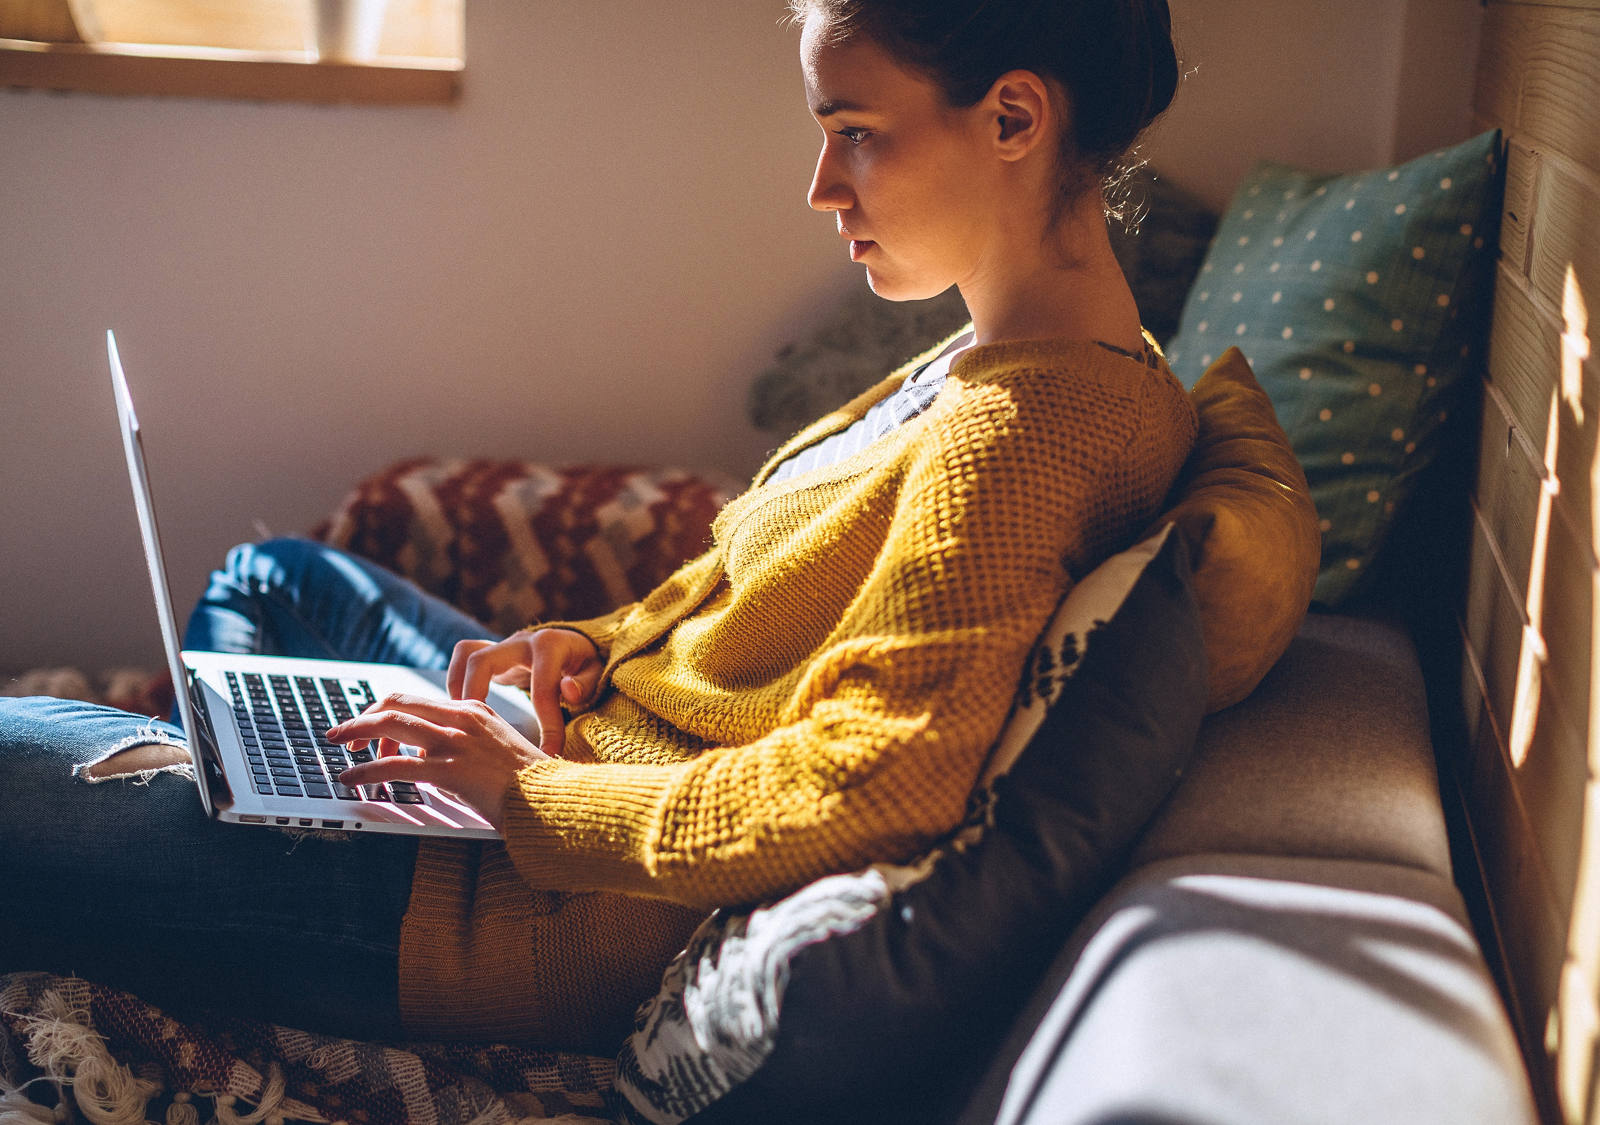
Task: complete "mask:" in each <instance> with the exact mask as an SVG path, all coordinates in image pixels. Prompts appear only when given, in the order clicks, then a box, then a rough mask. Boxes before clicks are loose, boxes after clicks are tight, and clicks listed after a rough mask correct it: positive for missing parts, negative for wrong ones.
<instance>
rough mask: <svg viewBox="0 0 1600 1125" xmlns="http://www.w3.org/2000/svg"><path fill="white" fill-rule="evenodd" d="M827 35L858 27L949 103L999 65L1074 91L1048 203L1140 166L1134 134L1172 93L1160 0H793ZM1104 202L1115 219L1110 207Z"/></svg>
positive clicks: (1168, 19)
mask: <svg viewBox="0 0 1600 1125" xmlns="http://www.w3.org/2000/svg"><path fill="white" fill-rule="evenodd" d="M789 7H790V10H791V11H792V12H793V13H794V15H795V17H796V18H797V19H801V20H803V19H805V18H806V17H807V16H809V15H811V14H812V13H815V14H816V15H817V16H819V17H820V18H821V19H822V20H823V21H824V25H825V27H826V29H827V32H828V34H829V35H830V36H831V37H832V38H833V39H834V40H835V41H844V40H847V39H851V38H854V37H856V36H860V35H864V36H866V37H867V38H869V39H871V40H872V41H873V42H874V43H876V44H877V45H878V46H880V47H882V48H883V49H884V50H885V51H887V52H888V53H889V54H890V55H891V56H892V57H894V58H895V59H896V60H898V61H899V62H901V63H902V64H904V65H906V66H910V67H912V68H914V69H917V70H920V71H922V72H923V73H924V74H926V75H928V76H929V78H930V79H931V80H932V81H933V82H935V83H936V84H937V85H938V86H939V87H940V88H941V89H942V90H943V91H944V94H945V97H946V98H947V99H948V101H949V103H950V104H951V105H952V106H970V105H975V104H977V102H978V101H980V100H981V99H982V98H983V97H984V95H986V94H987V93H988V92H989V90H990V88H991V87H992V86H993V85H994V81H995V79H997V78H999V77H1000V76H1001V75H1002V74H1004V73H1005V72H1006V71H1008V70H1031V71H1033V72H1034V73H1035V74H1038V75H1040V76H1041V77H1044V78H1053V79H1055V80H1056V81H1058V82H1060V83H1061V85H1062V86H1063V87H1065V89H1066V91H1067V95H1068V97H1069V98H1070V99H1071V107H1072V125H1071V128H1070V129H1066V130H1063V131H1062V137H1061V159H1060V169H1061V171H1060V180H1059V183H1058V193H1059V194H1058V197H1057V200H1056V206H1055V208H1054V213H1055V214H1059V213H1060V209H1061V208H1062V207H1063V206H1064V205H1065V204H1066V203H1067V202H1069V201H1071V200H1073V199H1075V198H1077V197H1078V195H1080V194H1081V193H1082V192H1084V191H1086V190H1089V189H1091V188H1095V187H1099V188H1100V190H1101V191H1102V192H1109V191H1110V190H1111V189H1112V188H1114V187H1115V185H1116V184H1118V183H1119V182H1120V181H1121V180H1122V179H1124V178H1125V177H1126V175H1127V173H1128V172H1130V171H1132V170H1133V168H1135V167H1137V164H1136V163H1134V162H1132V161H1130V160H1129V153H1130V152H1131V150H1132V148H1133V145H1134V142H1135V141H1137V140H1138V138H1139V134H1140V133H1142V132H1144V130H1145V129H1146V128H1147V127H1148V126H1149V125H1150V124H1151V123H1152V122H1153V121H1155V119H1156V118H1157V117H1159V116H1160V115H1161V114H1162V112H1163V111H1165V110H1166V108H1167V106H1169V105H1170V104H1171V103H1172V97H1173V94H1174V93H1175V92H1176V91H1177V87H1178V59H1177V52H1176V50H1175V48H1174V47H1173V43H1172V16H1171V13H1170V11H1169V10H1168V8H1167V0H790V4H789ZM1108 210H1110V211H1111V212H1112V213H1113V214H1116V215H1118V217H1120V212H1118V210H1117V208H1115V207H1113V206H1112V205H1111V204H1110V203H1108Z"/></svg>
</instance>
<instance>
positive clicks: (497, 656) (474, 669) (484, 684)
mask: <svg viewBox="0 0 1600 1125" xmlns="http://www.w3.org/2000/svg"><path fill="white" fill-rule="evenodd" d="M527 647H528V646H527V642H526V640H525V639H524V638H523V636H522V634H517V635H516V636H512V637H509V638H507V639H506V640H503V641H484V640H469V641H457V642H456V647H455V648H454V649H452V650H451V652H450V670H449V671H448V672H447V673H446V674H445V688H446V690H447V691H448V692H449V693H450V698H451V699H485V698H487V697H488V694H489V681H490V680H491V679H498V678H499V677H500V676H510V675H511V674H512V673H514V672H515V670H516V669H517V668H518V667H519V666H525V665H526V664H527Z"/></svg>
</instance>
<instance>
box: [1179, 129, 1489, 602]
mask: <svg viewBox="0 0 1600 1125" xmlns="http://www.w3.org/2000/svg"><path fill="white" fill-rule="evenodd" d="M1498 155H1499V135H1498V134H1497V133H1485V134H1483V135H1482V136H1479V137H1475V138H1473V139H1472V140H1470V141H1466V142H1464V143H1462V144H1460V145H1457V146H1455V147H1453V148H1449V149H1443V150H1440V151H1438V152H1434V153H1429V154H1428V155H1426V156H1423V157H1420V158H1418V159H1416V160H1413V161H1410V162H1408V163H1405V164H1402V165H1399V166H1397V167H1394V168H1384V169H1378V170H1374V171H1368V172H1358V173H1351V174H1349V175H1342V176H1327V175H1320V174H1316V173H1312V172H1307V171H1304V170H1302V169H1298V168H1291V167H1288V166H1285V165H1281V164H1270V163H1266V164H1261V165H1259V166H1258V167H1256V169H1255V170H1254V171H1252V172H1251V173H1250V174H1249V175H1248V176H1247V177H1246V178H1245V180H1244V182H1243V183H1242V184H1241V185H1240V187H1239V190H1238V192H1237V194H1236V195H1235V196H1234V199H1233V203H1232V205H1231V206H1230V207H1229V209H1228V212H1227V214H1226V215H1225V216H1224V217H1223V220H1222V224H1221V226H1220V227H1219V228H1218V230H1217V236H1216V238H1215V240H1214V241H1213V242H1212V244H1211V250H1210V253H1209V255H1208V257H1207V259H1206V263H1205V265H1204V266H1202V267H1201V273H1200V277H1199V278H1198V279H1197V280H1196V282H1195V285H1194V288H1193V289H1192V290H1191V292H1190V294H1189V299H1188V302H1187V304H1186V305H1185V306H1184V311H1183V321H1182V324H1181V326H1180V327H1179V329H1178V333H1177V335H1176V336H1174V337H1173V339H1172V340H1171V342H1170V344H1169V346H1168V358H1169V360H1170V361H1171V363H1172V368H1173V370H1174V371H1175V372H1176V373H1177V374H1178V376H1179V378H1180V379H1182V380H1184V382H1186V383H1192V382H1193V381H1194V380H1195V379H1197V378H1198V377H1199V376H1200V374H1201V372H1203V371H1204V370H1205V369H1206V368H1207V367H1208V366H1209V365H1210V364H1211V362H1212V360H1213V359H1214V358H1215V357H1217V356H1220V355H1222V353H1223V351H1224V350H1225V349H1226V348H1228V347H1229V346H1231V345H1237V346H1238V347H1240V348H1242V349H1243V351H1244V354H1245V355H1246V356H1248V357H1249V360H1250V363H1251V365H1252V366H1253V367H1254V368H1255V372H1256V375H1257V377H1258V378H1259V379H1260V380H1261V385H1262V386H1263V387H1264V388H1266V391H1267V393H1268V394H1269V395H1271V397H1272V401H1273V403H1274V405H1275V406H1276V407H1277V410H1278V417H1279V418H1280V419H1281V420H1282V422H1283V426H1284V429H1285V430H1287V431H1288V434H1289V438H1290V440H1291V441H1292V442H1293V444H1294V449H1295V452H1296V454H1297V455H1298V456H1299V458H1300V462H1301V464H1302V465H1303V466H1304V467H1305V471H1306V476H1307V478H1308V479H1309V480H1310V483H1311V492H1312V495H1313V497H1314V498H1315V500H1316V506H1317V511H1318V515H1319V516H1320V517H1321V519H1322V521H1323V540H1322V572H1321V575H1320V576H1319V578H1318V581H1317V589H1316V600H1317V601H1318V602H1319V603H1320V604H1322V605H1323V606H1325V607H1327V608H1338V607H1341V606H1343V605H1345V604H1347V602H1348V601H1349V600H1350V599H1353V598H1355V597H1356V596H1358V595H1360V594H1362V593H1364V592H1365V590H1364V587H1365V586H1366V576H1367V575H1368V573H1369V572H1370V571H1371V570H1372V569H1373V564H1374V562H1375V561H1376V559H1377V557H1378V554H1379V551H1380V550H1381V548H1382V547H1383V546H1384V545H1385V541H1386V540H1387V538H1388V535H1389V532H1390V529H1391V528H1392V527H1393V526H1394V525H1395V524H1396V522H1397V521H1399V520H1401V519H1403V518H1404V515H1405V511H1406V507H1407V503H1408V501H1409V500H1410V498H1411V497H1412V495H1413V493H1414V490H1415V488H1416V484H1417V480H1418V478H1419V476H1422V475H1423V474H1424V472H1425V470H1426V469H1427V468H1428V466H1429V465H1431V464H1432V463H1433V462H1434V460H1435V459H1436V458H1437V456H1438V455H1439V453H1440V451H1441V448H1442V446H1443V445H1444V444H1445V442H1446V436H1447V434H1448V430H1447V423H1448V422H1449V420H1450V418H1452V417H1456V416H1460V420H1461V421H1462V422H1463V423H1465V424H1467V425H1468V427H1469V429H1470V419H1469V418H1468V417H1467V414H1468V411H1467V409H1466V407H1468V406H1469V405H1470V402H1471V399H1470V391H1471V383H1472V381H1471V380H1470V379H1467V378H1463V376H1464V375H1466V374H1467V373H1469V372H1473V371H1475V370H1480V369H1481V366H1482V359H1483V352H1482V345H1483V343H1484V339H1485V331H1484V329H1485V325H1486V324H1487V323H1488V314H1489V297H1490V289H1491V285H1490V282H1491V280H1492V275H1493V265H1494V253H1493V252H1494V245H1495V239H1494V232H1493V230H1492V227H1493V225H1494V223H1495V221H1496V216H1497V215H1498V214H1499V205H1498V187H1499V179H1498V170H1499V160H1498Z"/></svg>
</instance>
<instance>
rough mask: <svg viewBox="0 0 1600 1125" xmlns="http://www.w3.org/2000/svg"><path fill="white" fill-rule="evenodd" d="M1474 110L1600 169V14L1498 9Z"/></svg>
mask: <svg viewBox="0 0 1600 1125" xmlns="http://www.w3.org/2000/svg"><path fill="white" fill-rule="evenodd" d="M1483 43H1484V47H1483V54H1482V58H1481V59H1480V65H1479V71H1478V88H1477V91H1476V94H1475V106H1476V108H1477V109H1478V110H1479V111H1480V112H1482V113H1484V114H1485V115H1486V116H1490V117H1494V118H1495V119H1496V120H1499V121H1501V122H1502V123H1503V124H1505V125H1507V126H1509V127H1510V128H1511V129H1512V131H1513V133H1514V135H1515V136H1516V137H1517V138H1518V139H1519V140H1522V141H1524V142H1525V143H1527V144H1529V145H1531V146H1534V147H1542V148H1545V149H1548V150H1549V151H1552V152H1558V153H1560V154H1562V155H1563V156H1566V157H1568V158H1569V159H1571V160H1573V161H1575V162H1576V163H1578V164H1581V165H1583V166H1585V167H1587V168H1590V169H1592V170H1596V171H1600V129H1596V128H1595V107H1596V106H1597V105H1600V10H1597V9H1593V8H1587V7H1585V8H1578V7H1572V6H1553V5H1538V6H1534V5H1520V4H1519V5H1502V4H1496V5H1492V6H1491V7H1490V8H1489V9H1488V10H1487V11H1486V12H1485V18H1484V27H1483Z"/></svg>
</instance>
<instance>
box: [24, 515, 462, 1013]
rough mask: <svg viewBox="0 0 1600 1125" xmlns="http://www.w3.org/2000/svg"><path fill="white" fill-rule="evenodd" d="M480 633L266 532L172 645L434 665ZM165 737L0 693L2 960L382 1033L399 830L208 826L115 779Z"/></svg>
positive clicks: (395, 921)
mask: <svg viewBox="0 0 1600 1125" xmlns="http://www.w3.org/2000/svg"><path fill="white" fill-rule="evenodd" d="M490 636H492V634H491V633H490V632H489V631H488V630H487V629H485V628H484V627H483V626H482V625H480V624H479V623H478V622H476V621H474V620H472V619H471V618H470V617H467V616H466V615H465V614H462V613H459V612H458V611H456V610H455V609H453V608H452V607H450V606H449V605H447V604H446V603H444V602H442V601H440V600H439V599H437V598H433V597H431V596H429V595H427V594H425V593H423V592H422V591H420V590H419V589H417V588H416V587H415V586H413V585H412V584H411V583H409V582H407V581H406V580H404V579H402V578H399V577H398V576H396V575H393V574H391V573H389V572H387V571H385V570H383V569H382V568H380V567H377V566H374V565H373V564H371V563H367V562H365V561H363V560H359V559H356V558H354V557H352V556H350V555H347V554H345V553H343V552H340V551H337V550H335V549H333V548H330V547H327V546H324V545H322V544H318V543H312V542H307V541H304V540H275V541H272V542H268V543H263V544H259V545H247V546H244V547H239V548H236V549H235V550H234V551H232V552H231V553H230V554H229V556H228V560H227V563H226V564H225V566H224V567H223V568H222V569H221V570H219V571H217V572H215V573H214V574H213V575H212V580H211V584H210V586H209V588H208V589H207V591H206V594H205V596H204V597H203V598H202V600H201V602H200V604H199V606H198V607H197V608H196V610H195V612H194V614H193V616H192V617H191V619H190V622H189V628H188V632H187V634H186V636H185V647H187V648H193V649H205V650H213V651H229V652H257V653H277V654H282V655H302V656H321V657H332V658H337V659H355V660H373V661H379V662H392V663H406V664H411V665H414V666H422V667H435V668H442V667H445V666H446V665H448V663H449V658H450V652H451V650H452V648H453V647H454V645H455V642H456V641H458V640H461V639H463V638H467V637H485V638H486V637H490ZM182 745H183V735H182V731H181V730H180V729H179V728H178V727H177V726H176V725H174V724H173V723H162V722H156V721H152V720H149V719H144V718H142V717H139V716H134V715H129V714H127V713H125V712H121V711H115V710H112V709H109V708H103V707H93V706H90V705H88V704H83V703H77V702H71V701H64V700H54V699H28V700H0V779H3V784H0V895H4V896H5V898H6V909H4V910H0V969H40V968H43V969H49V970H52V971H56V972H76V973H78V974H80V975H83V976H86V977H88V978H90V979H93V980H99V981H102V982H104V983H107V984H110V985H113V986H116V987H121V988H124V989H127V990H129V991H132V992H135V993H137V994H139V995H140V996H142V997H144V998H146V999H148V1000H150V1001H151V1002H152V1003H156V1004H159V1005H162V1006H164V1007H168V1008H171V1009H172V1010H174V1011H175V1012H181V1011H183V1010H185V1009H190V1008H200V1009H204V1008H221V1009H225V1010H229V1011H240V1012H245V1013H248V1014H250V1015H254V1016H260V1017H263V1018H267V1019H272V1020H275V1021H277V1022H281V1023H286V1024H290V1025H292V1026H300V1027H307V1028H312V1029H316V1030H322V1031H331V1032H336V1033H340V1034H346V1035H355V1036H360V1037H374V1036H383V1035H397V1034H399V1033H400V1023H399V1007H398V995H397V985H396V976H397V966H398V944H399V932H400V919H401V917H402V916H403V914H404V912H405V908H406V904H407V901H408V898H409V895H410V887H411V872H412V868H413V866H414V862H415V857H416V841H415V839H414V838H411V837H403V836H388V835H381V834H361V835H359V836H345V835H343V834H335V833H328V834H313V833H304V832H294V833H291V832H290V831H287V830H282V831H280V830H278V829H273V828H241V827H238V826H234V825H224V824H220V823H218V822H215V821H211V820H209V819H207V818H206V817H205V815H204V814H203V812H202V810H201V806H200V801H199V799H198V797H197V795H196V793H195V786H194V782H193V780H192V778H190V777H189V776H188V774H187V773H186V772H184V771H183V770H181V769H180V770H166V771H157V772H154V773H149V772H146V773H144V774H137V775H134V776H132V777H128V776H120V777H119V776H117V775H119V774H121V775H126V774H127V773H128V772H129V770H128V767H130V766H137V765H138V764H141V763H139V762H136V761H135V760H133V759H132V758H130V757H129V756H127V755H122V756H119V755H117V753H116V752H117V751H119V750H126V749H133V748H144V747H155V748H156V750H155V751H154V753H155V754H156V756H157V760H159V755H160V753H161V748H163V747H172V746H182ZM139 752H140V753H143V750H142V749H140V751H139ZM108 759H110V760H108ZM108 772H109V773H110V774H111V779H109V780H98V781H96V782H95V783H93V784H91V783H90V781H91V780H92V779H94V778H95V776H96V774H100V773H108Z"/></svg>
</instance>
